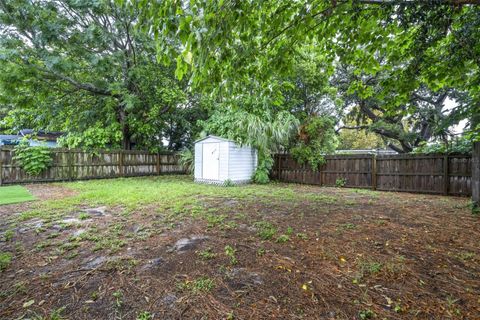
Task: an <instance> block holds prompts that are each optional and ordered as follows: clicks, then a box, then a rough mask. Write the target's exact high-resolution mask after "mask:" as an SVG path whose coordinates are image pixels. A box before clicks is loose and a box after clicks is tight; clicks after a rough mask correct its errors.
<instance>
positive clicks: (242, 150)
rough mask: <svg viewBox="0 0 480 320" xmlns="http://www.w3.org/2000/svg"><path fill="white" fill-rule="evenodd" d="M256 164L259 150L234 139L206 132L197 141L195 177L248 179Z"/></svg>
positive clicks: (222, 180)
mask: <svg viewBox="0 0 480 320" xmlns="http://www.w3.org/2000/svg"><path fill="white" fill-rule="evenodd" d="M256 168H257V152H256V150H255V149H254V148H251V147H248V146H239V145H237V144H236V143H235V142H233V141H231V140H227V139H224V138H220V137H216V136H207V137H205V138H203V139H200V140H197V141H195V181H197V182H205V183H214V184H223V183H225V182H226V181H231V182H233V183H236V184H239V183H248V182H250V180H251V178H252V175H253V174H254V172H255V169H256Z"/></svg>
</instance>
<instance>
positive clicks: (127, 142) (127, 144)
mask: <svg viewBox="0 0 480 320" xmlns="http://www.w3.org/2000/svg"><path fill="white" fill-rule="evenodd" d="M122 149H123V150H131V149H132V141H131V137H130V129H129V127H128V124H126V123H125V122H124V123H122Z"/></svg>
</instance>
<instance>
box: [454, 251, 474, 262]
mask: <svg viewBox="0 0 480 320" xmlns="http://www.w3.org/2000/svg"><path fill="white" fill-rule="evenodd" d="M457 257H458V258H459V259H461V260H463V261H467V260H473V258H474V257H475V253H473V252H462V253H459V254H458V255H457Z"/></svg>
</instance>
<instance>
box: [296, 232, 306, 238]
mask: <svg viewBox="0 0 480 320" xmlns="http://www.w3.org/2000/svg"><path fill="white" fill-rule="evenodd" d="M297 237H298V238H300V239H302V240H308V236H307V234H306V233H303V232H300V233H297Z"/></svg>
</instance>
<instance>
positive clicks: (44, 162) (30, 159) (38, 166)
mask: <svg viewBox="0 0 480 320" xmlns="http://www.w3.org/2000/svg"><path fill="white" fill-rule="evenodd" d="M13 159H14V160H15V161H17V162H18V164H19V165H20V167H21V168H22V169H23V170H24V171H25V172H26V173H27V174H29V175H31V176H38V175H39V174H40V173H42V172H43V171H45V170H47V169H48V168H49V167H50V165H51V164H52V154H51V152H50V150H49V148H48V147H44V146H36V147H31V146H29V145H28V142H22V143H20V144H19V145H17V146H16V147H15V156H14V157H13Z"/></svg>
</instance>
